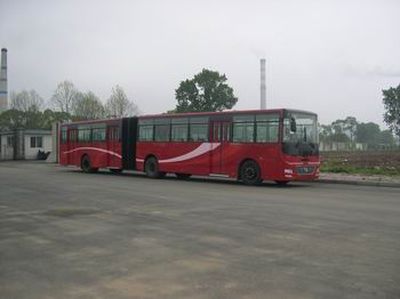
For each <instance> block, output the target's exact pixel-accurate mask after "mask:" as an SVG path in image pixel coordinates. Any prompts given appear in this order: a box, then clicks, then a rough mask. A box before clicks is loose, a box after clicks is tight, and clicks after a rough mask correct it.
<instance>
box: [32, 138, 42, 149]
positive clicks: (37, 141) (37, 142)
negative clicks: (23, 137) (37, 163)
mask: <svg viewBox="0 0 400 299" xmlns="http://www.w3.org/2000/svg"><path fill="white" fill-rule="evenodd" d="M42 147H43V137H42V136H31V148H42Z"/></svg>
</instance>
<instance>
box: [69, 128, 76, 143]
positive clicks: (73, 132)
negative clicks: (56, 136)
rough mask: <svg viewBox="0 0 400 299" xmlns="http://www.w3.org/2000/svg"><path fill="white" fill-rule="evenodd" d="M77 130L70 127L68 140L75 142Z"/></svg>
mask: <svg viewBox="0 0 400 299" xmlns="http://www.w3.org/2000/svg"><path fill="white" fill-rule="evenodd" d="M77 141H78V140H77V130H76V129H70V130H69V142H77Z"/></svg>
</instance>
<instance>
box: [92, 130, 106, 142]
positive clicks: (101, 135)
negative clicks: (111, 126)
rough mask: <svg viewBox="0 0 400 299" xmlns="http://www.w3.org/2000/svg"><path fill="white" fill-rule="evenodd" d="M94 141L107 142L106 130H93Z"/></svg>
mask: <svg viewBox="0 0 400 299" xmlns="http://www.w3.org/2000/svg"><path fill="white" fill-rule="evenodd" d="M92 139H93V141H105V140H106V129H105V128H95V129H92Z"/></svg>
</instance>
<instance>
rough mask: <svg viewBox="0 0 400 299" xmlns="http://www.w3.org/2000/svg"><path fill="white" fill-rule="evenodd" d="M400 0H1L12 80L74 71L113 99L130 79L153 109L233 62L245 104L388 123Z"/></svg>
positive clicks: (51, 83)
mask: <svg viewBox="0 0 400 299" xmlns="http://www.w3.org/2000/svg"><path fill="white" fill-rule="evenodd" d="M399 12H400V1H398V0H386V1H385V0H381V1H379V0H376V1H366V0H364V1H361V0H360V1H351V0H350V1H345V0H343V1H340V0H336V1H333V0H332V1H321V0H318V1H317V0H315V1H311V0H310V1H306V0H302V1H298V0H296V1H289V0H276V1H272V0H264V1H251V0H247V1H245V0H243V1H239V0H230V1H229V0H228V1H217V0H214V1H208V0H200V1H190V0H186V1H184V0H181V1H178V0H176V1H166V0H165V1H149V0H147V1H134V0H133V1H86V0H85V1H56V0H51V1H40V0H36V1H15V0H11V1H7V0H1V1H0V47H6V48H8V67H9V68H8V76H9V89H10V90H16V91H18V90H21V89H32V88H33V89H36V90H37V91H38V92H39V94H40V95H42V97H44V98H45V99H48V98H50V97H51V95H52V93H53V91H54V89H55V88H56V86H57V83H58V82H60V81H63V80H65V79H68V80H71V81H72V82H73V83H74V84H75V85H76V86H77V88H79V89H81V90H83V91H86V90H92V91H93V92H95V93H96V94H97V95H98V96H99V97H100V98H101V99H102V100H103V101H105V100H106V99H107V97H108V96H109V94H110V92H111V88H112V86H114V85H116V84H119V85H121V86H122V87H123V88H124V89H125V91H126V92H127V94H128V96H129V97H130V98H131V99H133V100H134V101H135V103H136V104H137V105H138V106H139V108H140V109H141V111H142V112H143V113H157V112H165V111H167V110H170V109H173V108H174V107H175V89H176V88H177V87H178V85H179V82H180V81H182V80H184V79H186V78H190V77H192V76H193V75H194V74H196V73H198V72H199V71H201V69H202V68H210V69H212V70H217V71H219V72H221V73H225V74H226V76H227V77H228V83H229V84H230V85H231V86H232V87H233V88H234V91H235V94H236V96H237V97H238V98H239V101H238V103H237V105H236V106H235V109H251V108H258V107H259V98H260V96H259V93H260V91H259V84H260V83H259V58H261V57H265V58H266V60H267V107H268V108H278V107H290V108H299V109H305V110H311V111H314V112H316V113H318V114H319V116H320V122H322V123H329V122H331V121H333V120H335V119H338V118H344V117H346V116H348V115H353V116H355V117H357V119H358V120H360V121H364V122H366V121H374V122H377V123H379V124H382V114H383V105H382V94H381V90H382V89H384V88H388V87H390V86H393V87H394V86H397V85H398V84H400V32H399V29H400V18H399Z"/></svg>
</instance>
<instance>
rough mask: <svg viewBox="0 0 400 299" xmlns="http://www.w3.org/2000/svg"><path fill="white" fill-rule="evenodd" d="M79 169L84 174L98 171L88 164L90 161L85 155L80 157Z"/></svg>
mask: <svg viewBox="0 0 400 299" xmlns="http://www.w3.org/2000/svg"><path fill="white" fill-rule="evenodd" d="M81 169H82V171H83V172H85V173H93V172H97V170H99V169H98V168H93V167H92V164H91V163H90V159H89V157H88V156H87V155H85V156H83V157H82V160H81Z"/></svg>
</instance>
